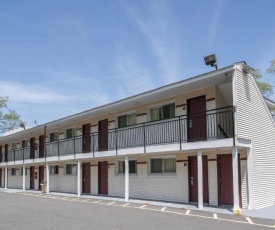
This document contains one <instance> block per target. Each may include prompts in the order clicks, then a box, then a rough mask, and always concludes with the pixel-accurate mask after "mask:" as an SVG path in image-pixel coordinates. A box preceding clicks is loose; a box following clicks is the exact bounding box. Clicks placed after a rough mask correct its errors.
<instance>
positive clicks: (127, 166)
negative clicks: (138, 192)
mask: <svg viewBox="0 0 275 230" xmlns="http://www.w3.org/2000/svg"><path fill="white" fill-rule="evenodd" d="M128 200H129V159H128V156H125V201H128Z"/></svg>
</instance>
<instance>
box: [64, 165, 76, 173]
mask: <svg viewBox="0 0 275 230" xmlns="http://www.w3.org/2000/svg"><path fill="white" fill-rule="evenodd" d="M76 174H77V165H76V164H67V165H66V175H76Z"/></svg>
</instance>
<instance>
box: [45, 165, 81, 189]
mask: <svg viewBox="0 0 275 230" xmlns="http://www.w3.org/2000/svg"><path fill="white" fill-rule="evenodd" d="M58 171H59V173H58V175H50V179H49V180H50V191H51V192H66V193H77V175H65V174H64V168H63V167H62V168H61V167H60V168H59V169H58Z"/></svg>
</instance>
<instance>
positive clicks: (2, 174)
mask: <svg viewBox="0 0 275 230" xmlns="http://www.w3.org/2000/svg"><path fill="white" fill-rule="evenodd" d="M1 170H2V173H1V185H0V187H2V188H3V187H4V186H5V184H4V181H5V168H1Z"/></svg>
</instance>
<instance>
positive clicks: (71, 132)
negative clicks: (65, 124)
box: [66, 128, 77, 138]
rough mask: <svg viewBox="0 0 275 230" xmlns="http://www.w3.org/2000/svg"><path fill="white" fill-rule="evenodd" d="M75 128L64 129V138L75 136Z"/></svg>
mask: <svg viewBox="0 0 275 230" xmlns="http://www.w3.org/2000/svg"><path fill="white" fill-rule="evenodd" d="M76 131H77V130H76V128H72V129H66V138H73V137H75V136H76Z"/></svg>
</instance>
